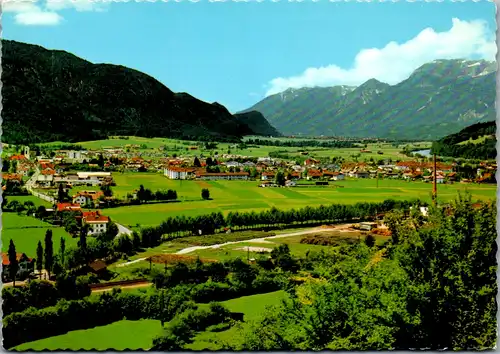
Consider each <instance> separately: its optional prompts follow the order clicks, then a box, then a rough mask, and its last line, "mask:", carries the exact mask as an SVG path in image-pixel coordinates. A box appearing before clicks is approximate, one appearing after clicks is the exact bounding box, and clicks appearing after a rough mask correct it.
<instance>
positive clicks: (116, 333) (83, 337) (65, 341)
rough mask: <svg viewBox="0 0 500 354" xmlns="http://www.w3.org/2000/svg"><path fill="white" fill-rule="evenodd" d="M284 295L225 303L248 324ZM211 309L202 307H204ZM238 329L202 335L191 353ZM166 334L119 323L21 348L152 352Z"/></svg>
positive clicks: (151, 324)
mask: <svg viewBox="0 0 500 354" xmlns="http://www.w3.org/2000/svg"><path fill="white" fill-rule="evenodd" d="M283 296H284V292H282V291H277V292H273V293H267V294H258V295H252V296H244V297H241V298H237V299H232V300H228V301H224V302H222V304H224V305H225V306H226V307H227V308H228V309H229V310H230V311H233V312H242V313H244V314H245V321H249V320H254V319H256V318H258V317H259V315H260V314H261V313H262V312H263V311H264V309H265V307H266V306H268V305H273V304H278V303H279V301H280V299H281V298H283ZM203 306H207V305H204V304H203V305H201V307H203ZM236 330H237V329H236V328H234V327H233V328H231V329H229V330H227V331H224V332H219V333H213V332H203V333H200V334H199V335H198V336H197V337H196V338H195V341H194V343H192V344H190V345H189V346H188V348H187V349H188V350H203V349H204V348H206V347H209V346H212V347H213V346H214V344H213V343H211V341H212V340H214V339H222V340H230V339H231V337H232V336H233V335H234V333H235V331H236ZM161 333H162V328H161V324H160V321H156V320H140V321H127V320H123V321H118V322H114V323H112V324H109V325H107V326H99V327H95V328H91V329H86V330H78V331H71V332H68V333H66V334H62V335H59V336H55V337H50V338H44V339H41V340H37V341H34V342H29V343H24V344H21V345H19V346H17V347H16V348H15V349H16V350H18V351H32V350H36V351H42V350H47V351H57V350H100V351H103V350H116V351H121V350H141V349H148V348H150V347H151V345H152V343H153V338H154V337H156V336H158V335H159V334H161Z"/></svg>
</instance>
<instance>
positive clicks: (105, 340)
mask: <svg viewBox="0 0 500 354" xmlns="http://www.w3.org/2000/svg"><path fill="white" fill-rule="evenodd" d="M161 333H162V327H161V324H160V321H157V320H140V321H127V320H123V321H118V322H114V323H111V324H109V325H107V326H99V327H95V328H90V329H84V330H78V331H71V332H68V333H66V334H62V335H59V336H55V337H49V338H44V339H40V340H37V341H34V342H28V343H24V344H21V345H19V346H17V347H16V348H15V350H17V351H32V350H35V351H58V350H72V351H73V350H87V351H92V350H108V349H109V350H117V351H121V350H141V349H148V348H151V345H152V343H153V338H154V337H156V336H158V335H160V334H161Z"/></svg>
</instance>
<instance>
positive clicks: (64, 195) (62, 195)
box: [57, 183, 68, 203]
mask: <svg viewBox="0 0 500 354" xmlns="http://www.w3.org/2000/svg"><path fill="white" fill-rule="evenodd" d="M67 199H68V192H67V191H65V190H64V186H63V184H62V183H59V189H58V190H57V201H58V202H59V203H63V202H65V201H66V200H67Z"/></svg>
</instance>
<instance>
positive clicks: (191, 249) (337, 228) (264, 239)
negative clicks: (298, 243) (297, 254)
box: [176, 225, 347, 254]
mask: <svg viewBox="0 0 500 354" xmlns="http://www.w3.org/2000/svg"><path fill="white" fill-rule="evenodd" d="M346 226H347V225H336V226H334V227H333V226H332V227H328V228H323V227H315V228H313V229H311V230H305V231H299V232H293V233H289V234H281V235H276V236H269V237H261V238H254V239H251V240H242V241H230V242H226V243H219V244H216V245H210V246H193V247H188V248H184V249H182V250H180V251H178V252H176V254H187V253H191V252H194V251H198V250H206V249H209V248H220V247H222V246H227V245H233V244H236V243H242V242H248V243H271V242H270V241H268V240H271V239H275V238H283V237H292V236H299V235H308V234H314V233H318V232H327V231H330V232H331V231H343V230H345V229H346Z"/></svg>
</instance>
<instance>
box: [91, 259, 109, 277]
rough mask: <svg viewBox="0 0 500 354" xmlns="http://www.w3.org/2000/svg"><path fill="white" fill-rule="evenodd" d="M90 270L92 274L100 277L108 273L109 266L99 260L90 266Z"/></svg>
mask: <svg viewBox="0 0 500 354" xmlns="http://www.w3.org/2000/svg"><path fill="white" fill-rule="evenodd" d="M88 267H89V269H90V271H91V272H92V273H94V274H96V275H100V274H102V273H105V272H106V271H107V266H106V262H104V261H102V260H97V261H94V262H92V263H90V264H89V266H88Z"/></svg>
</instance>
